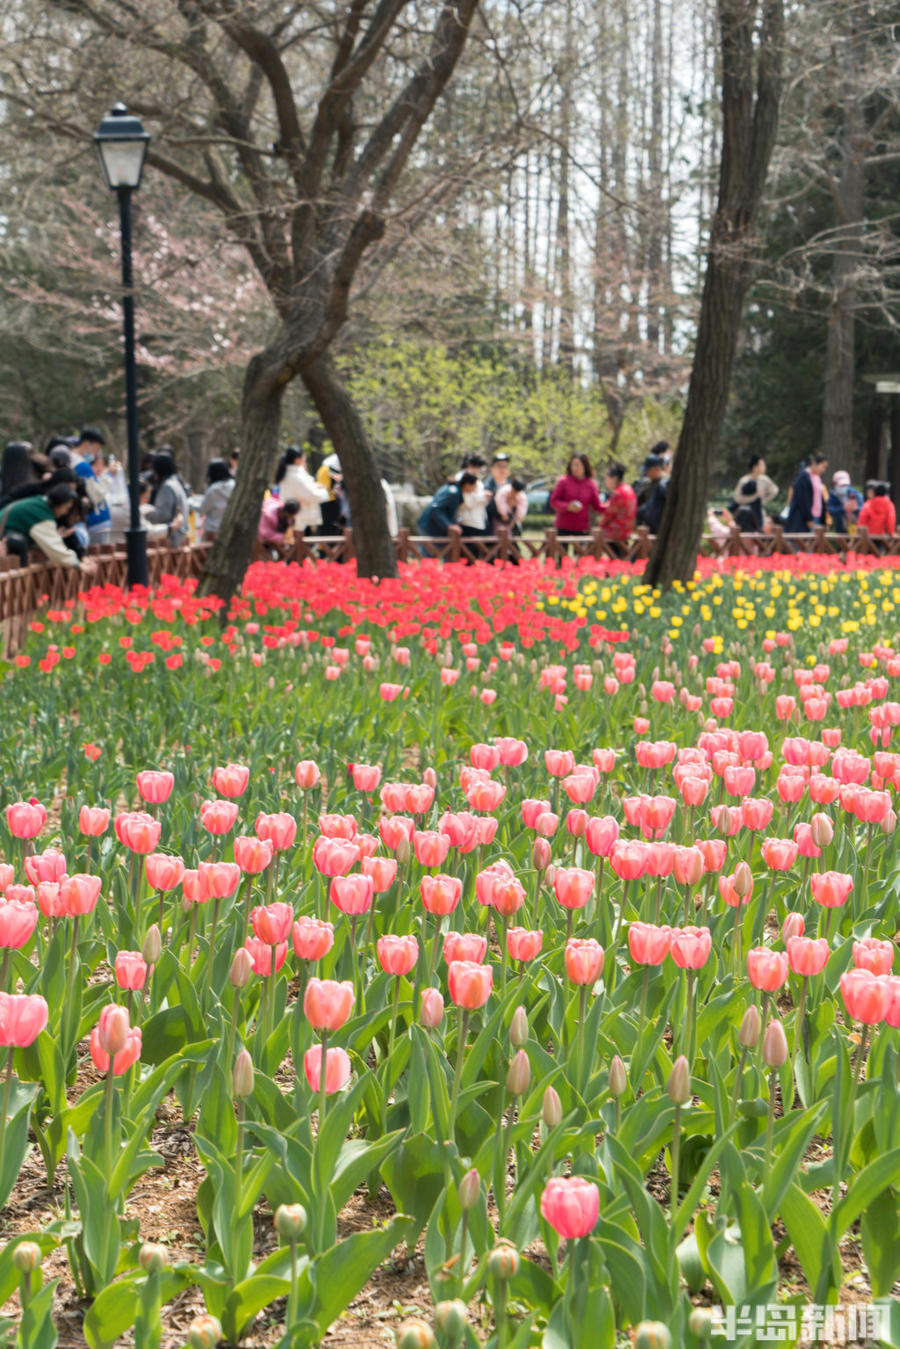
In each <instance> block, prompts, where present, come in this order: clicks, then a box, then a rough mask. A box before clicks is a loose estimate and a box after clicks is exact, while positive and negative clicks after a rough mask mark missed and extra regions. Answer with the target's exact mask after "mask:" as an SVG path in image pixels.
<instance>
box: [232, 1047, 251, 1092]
mask: <svg viewBox="0 0 900 1349" xmlns="http://www.w3.org/2000/svg"><path fill="white" fill-rule="evenodd" d="M231 1090H232V1095H233V1096H234V1099H235V1100H236V1101H243V1100H245V1099H246V1098H247V1097H248V1096H249V1095H250V1094H251V1093H252V1091H253V1060H252V1059H251V1057H250V1054H249V1051H248V1050H246V1049H242V1050H241V1052H240V1053H239V1054H238V1056H237V1058H236V1059H235V1061H234V1070H233V1072H232V1074H231Z"/></svg>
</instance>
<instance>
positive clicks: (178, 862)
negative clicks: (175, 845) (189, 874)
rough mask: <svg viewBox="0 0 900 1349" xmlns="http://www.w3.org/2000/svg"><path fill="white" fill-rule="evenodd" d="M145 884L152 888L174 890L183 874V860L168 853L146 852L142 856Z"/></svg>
mask: <svg viewBox="0 0 900 1349" xmlns="http://www.w3.org/2000/svg"><path fill="white" fill-rule="evenodd" d="M144 871H145V873H146V876H147V884H148V885H149V886H150V887H151V889H153V890H174V889H175V887H176V885H180V884H181V880H182V877H183V876H184V862H183V861H182V859H181V858H180V857H170V856H169V854H168V853H161V852H155V853H148V855H147V856H146V857H145V858H144Z"/></svg>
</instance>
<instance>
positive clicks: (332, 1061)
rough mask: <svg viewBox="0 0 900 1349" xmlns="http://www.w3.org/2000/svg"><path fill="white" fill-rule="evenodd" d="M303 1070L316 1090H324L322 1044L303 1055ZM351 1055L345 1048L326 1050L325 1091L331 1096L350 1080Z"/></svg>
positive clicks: (314, 1046)
mask: <svg viewBox="0 0 900 1349" xmlns="http://www.w3.org/2000/svg"><path fill="white" fill-rule="evenodd" d="M303 1071H304V1072H305V1073H306V1080H307V1082H308V1083H309V1085H310V1088H311V1089H312V1090H313V1091H314V1092H319V1091H321V1090H322V1046H321V1045H313V1046H312V1048H311V1049H307V1051H306V1053H305V1054H304V1055H303ZM350 1071H351V1068H350V1056H349V1055H348V1053H347V1051H346V1050H344V1049H337V1048H335V1049H328V1050H326V1051H325V1093H326V1095H328V1096H331V1095H333V1094H334V1092H336V1091H341V1090H342V1089H343V1088H344V1087H346V1085H347V1083H348V1082H349V1081H350Z"/></svg>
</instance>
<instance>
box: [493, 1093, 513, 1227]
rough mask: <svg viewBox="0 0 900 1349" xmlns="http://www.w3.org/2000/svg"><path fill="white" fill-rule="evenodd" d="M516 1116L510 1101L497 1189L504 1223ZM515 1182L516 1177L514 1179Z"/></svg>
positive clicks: (501, 1217)
mask: <svg viewBox="0 0 900 1349" xmlns="http://www.w3.org/2000/svg"><path fill="white" fill-rule="evenodd" d="M515 1118H516V1103H515V1101H514V1100H513V1101H511V1102H510V1107H509V1111H508V1112H507V1116H506V1128H505V1130H504V1131H503V1159H502V1164H501V1167H500V1189H499V1190H498V1191H497V1196H496V1198H497V1210H498V1212H499V1214H500V1222H501V1224H502V1222H503V1217H504V1214H505V1213H506V1172H507V1168H508V1167H509V1155H510V1151H511V1147H512V1131H513V1124H514V1123H515ZM513 1184H515V1179H514V1180H513Z"/></svg>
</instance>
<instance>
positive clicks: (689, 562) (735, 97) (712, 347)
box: [644, 0, 784, 588]
mask: <svg viewBox="0 0 900 1349" xmlns="http://www.w3.org/2000/svg"><path fill="white" fill-rule="evenodd" d="M718 23H719V42H720V47H721V69H722V149H721V155H720V161H719V195H718V203H717V207H716V212H715V216H714V217H713V222H712V229H711V236H710V243H709V250H708V254H707V261H706V277H705V280H704V285H703V296H702V299H701V303H700V319H699V324H698V330H697V343H696V348H695V351H694V362H693V366H692V369H691V380H690V385H689V388H688V399H687V406H686V408H685V416H684V422H683V423H682V427H681V434H680V436H679V438H678V449H677V452H676V455H675V465H674V469H673V472H672V477H671V480H670V483H669V490H668V495H667V498H666V508H665V511H664V513H663V518H662V522H661V524H660V528H659V533H658V535H657V537H656V542H655V544H654V547H653V552H652V553H651V556H650V559H649V561H648V563H647V567H646V570H645V572H644V579H645V581H646V582H647V583H648V584H650V585H654V586H662V587H664V588H668V587H669V586H670V585H671V584H672V582H673V581H675V580H682V581H687V580H690V578H691V577H692V576H693V574H694V568H695V566H696V561H697V547H698V544H699V542H700V536H701V534H702V532H703V520H704V516H705V514H706V499H707V492H708V488H709V481H710V477H711V474H712V470H713V466H714V464H715V458H716V453H717V450H718V446H719V437H720V435H721V432H722V425H723V422H724V420H725V411H726V406H727V401H728V390H729V387H730V384H731V371H732V367H733V364H734V356H735V351H736V349H737V341H738V335H739V332H740V326H741V313H742V309H743V304H744V298H745V296H746V294H747V290H748V288H749V286H750V283H751V281H752V278H753V270H754V258H755V242H756V231H755V224H756V219H757V215H758V213H759V208H760V203H761V201H762V196H763V190H764V187H765V181H766V174H767V171H768V167H769V160H770V158H771V154H772V149H773V147H774V145H775V136H776V132H777V130H778V112H779V105H780V100H781V86H782V62H783V37H784V7H783V3H782V0H718Z"/></svg>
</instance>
